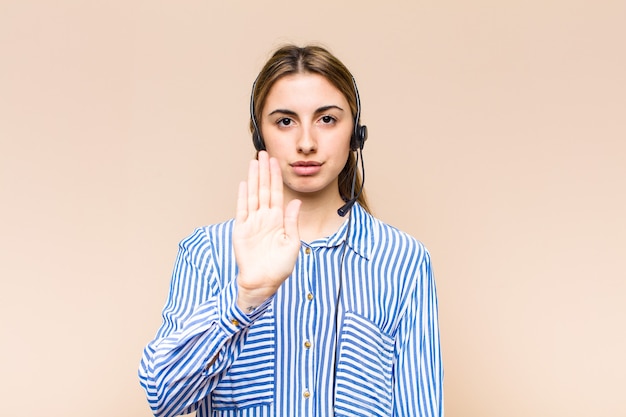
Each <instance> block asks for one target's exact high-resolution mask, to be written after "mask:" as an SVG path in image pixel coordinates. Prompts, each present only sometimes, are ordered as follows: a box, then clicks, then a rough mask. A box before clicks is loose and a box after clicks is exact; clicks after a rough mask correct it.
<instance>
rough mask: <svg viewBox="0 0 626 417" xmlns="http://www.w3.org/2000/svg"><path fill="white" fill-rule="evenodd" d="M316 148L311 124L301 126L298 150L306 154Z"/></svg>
mask: <svg viewBox="0 0 626 417" xmlns="http://www.w3.org/2000/svg"><path fill="white" fill-rule="evenodd" d="M316 150H317V141H316V140H315V137H314V134H313V128H312V127H311V126H303V127H302V130H301V133H300V137H299V138H298V152H300V153H303V154H305V155H306V154H309V153H311V152H315V151H316Z"/></svg>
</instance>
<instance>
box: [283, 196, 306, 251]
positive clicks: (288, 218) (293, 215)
mask: <svg viewBox="0 0 626 417" xmlns="http://www.w3.org/2000/svg"><path fill="white" fill-rule="evenodd" d="M301 204H302V202H301V201H300V200H291V201H290V202H289V204H287V207H285V220H284V221H285V235H287V237H288V238H289V239H294V240H298V241H299V240H300V232H299V230H298V216H299V214H300V205H301Z"/></svg>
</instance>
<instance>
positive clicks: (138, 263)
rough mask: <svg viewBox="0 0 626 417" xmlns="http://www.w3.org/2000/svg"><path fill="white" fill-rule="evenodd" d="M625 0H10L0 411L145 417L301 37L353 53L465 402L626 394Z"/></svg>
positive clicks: (581, 407) (1, 131)
mask: <svg viewBox="0 0 626 417" xmlns="http://www.w3.org/2000/svg"><path fill="white" fill-rule="evenodd" d="M625 17H626V2H624V1H597V2H591V1H577V0H574V1H571V0H570V1H565V0H560V1H550V0H548V1H521V0H519V1H495V0H494V1H486V0H480V1H473V2H466V1H460V0H448V1H437V2H434V1H421V2H419V1H413V0H411V1H398V0H388V1H385V2H367V1H351V2H342V1H336V0H333V1H328V0H321V1H315V2H294V1H278V0H272V1H266V2H252V1H243V0H238V1H230V2H214V1H208V0H205V1H162V0H161V1H155V0H152V1H147V0H146V1H139V0H124V1H121V0H111V1H86V0H81V1H79V0H76V1H70V0H58V1H28V0H21V1H19V0H15V1H7V0H1V1H0V191H1V195H0V198H1V200H0V284H1V288H0V335H1V338H2V339H1V343H0V373H1V375H2V377H1V378H0V381H1V382H0V401H1V402H0V409H1V410H2V411H1V414H2V415H7V416H8V415H12V416H13V415H20V416H43V415H45V416H52V417H56V416H58V417H61V416H62V417H74V416H90V417H98V416H149V415H150V411H149V409H148V407H147V403H146V401H145V398H144V394H143V391H142V390H141V388H140V387H139V383H138V380H137V376H136V372H137V371H136V369H137V365H138V362H139V359H140V356H141V351H142V349H143V346H144V345H145V344H146V343H147V342H148V341H149V340H150V339H151V338H152V337H153V335H154V333H155V331H156V329H157V327H158V326H159V324H160V320H161V319H160V311H161V308H162V306H163V303H164V301H165V297H166V294H167V291H168V284H169V280H170V274H171V269H172V266H173V262H174V258H175V256H176V251H177V243H178V241H179V240H180V239H182V238H183V237H185V236H186V235H188V234H189V233H191V231H192V230H193V229H194V228H195V227H197V226H200V225H204V224H209V223H215V222H218V221H222V220H225V219H227V218H229V217H231V216H232V215H233V211H234V205H235V197H236V188H237V183H238V182H239V181H240V180H241V179H243V178H245V172H246V166H247V161H248V160H249V159H250V158H251V157H252V156H253V154H254V152H253V148H252V145H251V141H250V136H249V133H248V129H247V126H248V125H247V124H248V117H249V115H248V100H249V93H250V88H251V85H252V82H253V80H254V77H255V76H256V74H257V72H258V71H259V69H260V67H261V65H262V64H263V62H264V61H265V59H266V58H267V57H268V56H269V54H270V52H271V51H272V50H273V49H274V48H275V47H277V46H278V45H280V44H282V43H283V42H288V41H289V42H296V43H299V44H304V43H309V42H317V43H322V44H323V45H326V46H327V47H328V48H330V49H331V50H332V51H333V52H335V53H336V54H337V55H338V56H339V57H340V58H341V59H342V60H343V61H344V62H345V63H346V64H347V65H348V67H349V68H350V69H351V70H352V72H353V73H354V75H355V77H356V79H357V82H358V85H359V89H360V93H361V98H362V104H363V122H364V123H365V124H367V125H368V127H369V132H370V137H369V140H368V142H367V144H366V146H365V150H364V157H365V163H366V167H367V168H366V169H367V182H366V189H367V191H368V192H369V197H370V200H371V202H372V206H373V209H374V212H375V214H376V215H377V216H378V217H379V218H381V219H383V220H384V221H386V222H388V223H390V224H392V225H394V226H397V227H399V228H401V229H403V230H405V231H407V232H409V233H411V234H412V235H414V236H416V237H417V238H418V239H420V240H422V241H423V242H424V243H425V244H426V245H427V247H428V248H429V249H430V251H431V254H432V257H433V262H434V268H435V275H436V279H437V285H438V294H439V308H440V317H441V337H442V344H443V355H444V364H445V404H446V415H447V416H452V417H457V416H463V417H500V416H508V417H517V416H525V417H526V416H533V417H539V416H569V417H576V416H580V417H583V416H584V417H588V416H615V417H617V416H624V415H626V395H624V392H625V389H626V359H625V358H624V352H626V335H625V324H626V256H625V253H626V237H625V236H626V216H625V213H626V192H625V190H626V99H625V97H626V47H625V43H624V40H625V39H626V25H625V24H624V22H625V20H624V19H625Z"/></svg>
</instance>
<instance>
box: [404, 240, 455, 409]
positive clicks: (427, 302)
mask: <svg viewBox="0 0 626 417" xmlns="http://www.w3.org/2000/svg"><path fill="white" fill-rule="evenodd" d="M424 250H425V249H424ZM417 275H418V278H417V280H416V285H415V288H414V291H413V296H412V297H411V300H410V302H409V306H408V309H407V315H406V317H405V319H404V320H403V322H402V324H401V327H400V329H399V332H400V333H399V335H398V339H397V345H396V352H395V355H396V366H395V372H394V375H395V383H394V397H395V398H394V413H393V416H394V417H409V416H418V417H443V415H444V412H443V366H442V361H441V350H440V339H439V322H438V313H437V293H436V288H435V281H434V277H433V273H432V269H431V266H430V256H429V254H428V252H427V251H425V256H424V257H423V258H422V261H421V262H420V265H419V267H418V271H417Z"/></svg>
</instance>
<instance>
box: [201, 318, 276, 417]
mask: <svg viewBox="0 0 626 417" xmlns="http://www.w3.org/2000/svg"><path fill="white" fill-rule="evenodd" d="M275 343H276V332H275V328H274V312H273V308H272V307H270V308H269V309H268V310H267V311H266V312H265V314H264V315H263V316H261V317H260V318H259V319H258V320H257V321H256V322H254V323H253V324H252V325H251V326H250V328H249V329H248V335H247V337H246V342H245V346H244V348H243V350H242V351H241V353H240V354H239V356H238V357H237V359H236V360H235V362H233V364H232V365H231V367H230V368H229V369H228V371H227V373H226V375H225V376H224V377H223V378H222V380H221V381H220V382H219V384H218V385H217V386H216V387H215V389H214V390H213V392H212V395H211V408H212V410H214V415H219V416H222V415H225V416H226V415H228V416H230V415H238V414H232V413H233V412H235V413H236V412H237V410H240V409H250V408H254V407H261V408H263V407H265V406H267V405H268V404H270V403H272V401H273V399H274V364H275ZM216 411H217V412H218V413H217V414H216V413H215V412H216ZM248 411H250V410H248ZM221 412H225V414H222V413H221Z"/></svg>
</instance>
